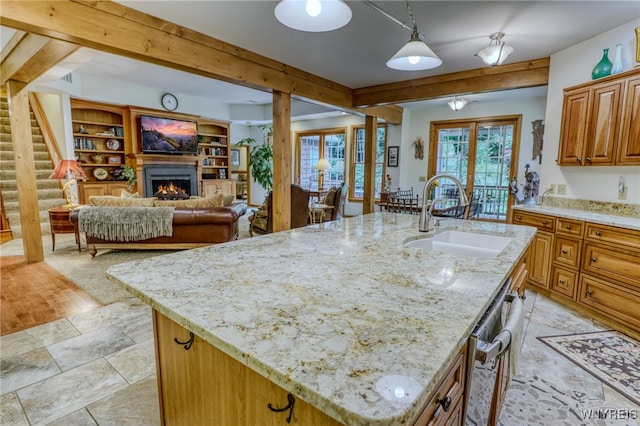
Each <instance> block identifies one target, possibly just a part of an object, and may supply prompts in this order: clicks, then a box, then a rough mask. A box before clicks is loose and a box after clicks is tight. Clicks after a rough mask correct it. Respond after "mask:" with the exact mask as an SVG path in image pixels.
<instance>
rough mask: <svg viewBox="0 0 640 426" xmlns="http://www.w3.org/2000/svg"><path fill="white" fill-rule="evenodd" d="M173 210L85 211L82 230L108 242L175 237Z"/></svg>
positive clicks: (80, 224) (80, 219)
mask: <svg viewBox="0 0 640 426" xmlns="http://www.w3.org/2000/svg"><path fill="white" fill-rule="evenodd" d="M173 209H174V208H173V207H98V206H91V207H84V208H81V209H80V211H79V212H78V228H79V229H78V230H79V231H80V232H84V233H86V234H87V235H89V236H92V237H96V238H100V239H103V240H107V241H139V240H146V239H149V238H155V237H170V236H171V235H172V234H173Z"/></svg>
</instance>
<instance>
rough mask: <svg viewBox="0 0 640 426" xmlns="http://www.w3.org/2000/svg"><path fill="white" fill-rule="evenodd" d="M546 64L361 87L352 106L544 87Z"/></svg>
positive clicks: (534, 62)
mask: <svg viewBox="0 0 640 426" xmlns="http://www.w3.org/2000/svg"><path fill="white" fill-rule="evenodd" d="M549 63H550V59H549V58H543V59H536V60H532V61H524V62H517V63H515V64H508V65H501V66H499V67H488V68H478V69H474V70H469V71H461V72H456V73H450V74H443V75H436V76H433V77H425V78H419V79H415V80H407V81H400V82H397V83H389V84H381V85H377V86H369V87H363V88H360V89H355V90H354V91H353V103H354V105H355V106H357V107H361V108H362V107H366V106H369V105H385V104H393V103H399V102H409V101H417V100H426V99H434V98H439V97H443V96H452V95H463V94H470V93H479V92H488V91H493V90H506V89H521V88H525V87H536V86H546V85H547V84H548V82H549Z"/></svg>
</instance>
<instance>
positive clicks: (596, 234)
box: [593, 231, 602, 237]
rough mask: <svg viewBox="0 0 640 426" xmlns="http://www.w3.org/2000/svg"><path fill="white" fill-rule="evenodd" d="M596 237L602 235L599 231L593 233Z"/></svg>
mask: <svg viewBox="0 0 640 426" xmlns="http://www.w3.org/2000/svg"><path fill="white" fill-rule="evenodd" d="M593 234H594V235H595V236H596V237H600V236H601V235H602V232H600V231H596V232H594V233H593Z"/></svg>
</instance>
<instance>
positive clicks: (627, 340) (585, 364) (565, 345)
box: [538, 331, 640, 405]
mask: <svg viewBox="0 0 640 426" xmlns="http://www.w3.org/2000/svg"><path fill="white" fill-rule="evenodd" d="M538 339H539V340H540V341H542V342H543V343H545V344H547V345H548V346H549V347H551V348H552V349H554V350H555V351H557V352H558V353H560V354H561V355H563V356H564V357H566V358H568V359H569V360H571V361H573V362H574V363H575V364H577V365H578V366H580V367H581V368H583V369H584V370H586V371H588V372H589V373H591V374H592V375H593V376H595V377H596V378H598V379H599V380H601V381H603V382H605V383H607V384H608V385H609V386H611V387H612V388H614V389H615V390H616V391H618V392H620V393H621V394H623V395H624V396H626V397H627V398H629V399H630V400H631V401H633V402H634V403H635V404H638V405H640V342H638V341H637V340H635V339H632V338H631V337H629V336H626V335H624V334H622V333H619V332H617V331H601V332H595V333H583V334H571V335H564V336H547V337H538Z"/></svg>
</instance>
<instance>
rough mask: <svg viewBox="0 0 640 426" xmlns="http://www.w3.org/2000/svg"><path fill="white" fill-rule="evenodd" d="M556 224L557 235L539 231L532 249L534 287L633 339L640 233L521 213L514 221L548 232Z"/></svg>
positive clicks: (639, 313) (638, 327)
mask: <svg viewBox="0 0 640 426" xmlns="http://www.w3.org/2000/svg"><path fill="white" fill-rule="evenodd" d="M550 219H551V220H552V221H553V223H554V225H555V233H551V232H546V231H540V230H539V231H538V234H537V235H536V237H535V239H534V241H533V243H532V245H531V246H530V248H529V252H528V255H527V263H528V267H527V269H528V270H529V275H528V282H530V283H531V284H534V285H535V286H536V287H537V288H538V290H539V291H540V292H542V293H543V294H546V295H548V296H550V297H553V298H555V299H557V300H559V301H563V302H565V303H566V304H568V305H569V306H571V307H573V308H576V309H579V310H582V311H585V312H586V313H588V314H590V315H592V316H594V317H596V318H598V319H599V320H601V321H604V322H606V323H607V324H610V325H614V326H619V328H622V329H623V331H624V332H627V333H628V334H632V335H633V333H636V332H638V331H640V309H638V306H640V267H639V266H638V265H640V231H637V230H633V229H625V228H619V227H615V226H608V225H601V224H597V223H591V222H583V221H579V220H573V219H566V218H561V217H557V218H554V217H550V216H547V215H541V214H538V213H530V212H523V211H520V210H515V211H514V213H513V217H512V222H513V223H514V224H529V225H538V226H543V227H545V229H546V228H547V227H548V225H549V223H551V221H550ZM543 222H546V223H543ZM538 229H540V228H538ZM548 265H550V275H548V276H547V275H546V273H547V268H548V267H549V266H548ZM545 277H547V278H546V280H545ZM636 335H637V334H636Z"/></svg>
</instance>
